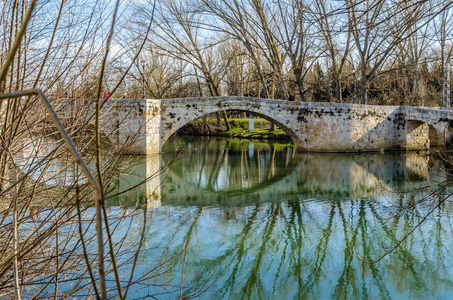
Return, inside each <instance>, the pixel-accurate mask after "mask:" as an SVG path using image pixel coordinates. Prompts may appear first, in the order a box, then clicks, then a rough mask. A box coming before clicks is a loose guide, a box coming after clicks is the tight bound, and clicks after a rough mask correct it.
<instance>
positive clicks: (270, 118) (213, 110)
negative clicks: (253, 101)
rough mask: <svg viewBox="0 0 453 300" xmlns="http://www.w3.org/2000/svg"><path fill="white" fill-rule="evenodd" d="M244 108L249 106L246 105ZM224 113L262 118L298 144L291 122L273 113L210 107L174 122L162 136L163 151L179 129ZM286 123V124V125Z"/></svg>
mask: <svg viewBox="0 0 453 300" xmlns="http://www.w3.org/2000/svg"><path fill="white" fill-rule="evenodd" d="M282 101H283V100H282ZM244 106H247V105H246V104H244ZM223 111H237V112H244V113H249V114H252V115H254V116H257V117H261V118H263V119H265V120H267V121H269V122H271V123H273V124H275V125H276V126H277V127H278V128H280V129H281V130H283V132H285V133H286V134H287V135H288V136H289V138H290V139H291V140H292V142H293V143H294V144H296V145H297V144H298V142H297V141H298V139H299V138H298V137H297V135H296V133H295V132H294V129H292V128H291V127H290V126H289V120H284V119H283V118H281V116H278V115H276V116H271V113H266V112H263V111H261V110H260V107H259V106H258V105H257V107H256V108H254V107H253V106H252V107H247V108H234V109H229V108H225V107H210V109H209V110H205V111H203V112H200V113H199V114H196V115H195V116H191V117H190V118H185V119H184V121H182V120H180V118H178V119H177V122H173V123H172V124H171V126H170V127H168V128H167V130H166V131H165V132H164V133H163V134H162V136H161V149H162V148H163V145H164V144H165V143H166V141H167V140H168V139H169V138H170V137H171V136H172V135H174V134H175V133H176V132H177V131H178V130H179V129H181V128H182V127H183V126H185V125H187V124H189V123H190V122H193V121H195V120H197V119H199V118H202V117H204V116H206V115H209V114H212V113H217V112H223ZM285 123H286V124H285Z"/></svg>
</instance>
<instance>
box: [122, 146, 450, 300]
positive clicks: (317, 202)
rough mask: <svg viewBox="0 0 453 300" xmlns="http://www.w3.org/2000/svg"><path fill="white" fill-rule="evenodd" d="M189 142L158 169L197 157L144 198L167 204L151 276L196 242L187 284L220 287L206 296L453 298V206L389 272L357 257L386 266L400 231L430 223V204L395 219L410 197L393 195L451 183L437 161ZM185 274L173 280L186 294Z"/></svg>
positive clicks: (138, 173) (147, 260)
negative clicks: (165, 251) (164, 254)
mask: <svg viewBox="0 0 453 300" xmlns="http://www.w3.org/2000/svg"><path fill="white" fill-rule="evenodd" d="M179 139H180V138H175V139H173V140H171V141H169V143H168V144H167V145H166V146H167V147H166V154H164V155H162V157H160V158H159V163H160V164H165V163H168V162H169V161H170V160H171V159H172V157H173V156H174V154H175V152H177V151H179V150H181V155H186V156H185V157H184V158H182V159H181V160H179V161H176V162H174V163H173V165H172V167H171V169H170V170H168V171H166V172H164V173H163V174H162V175H161V176H160V177H156V178H155V181H154V182H153V181H151V183H150V184H149V185H148V187H147V188H146V189H142V190H141V191H139V192H138V194H139V195H140V196H141V197H145V196H149V195H150V193H151V191H155V192H156V194H155V196H154V200H153V201H160V203H161V206H160V207H158V208H156V209H154V210H150V211H149V212H148V214H149V220H152V222H151V223H150V225H149V229H148V231H147V239H148V240H149V244H150V245H151V244H152V245H153V246H154V247H155V248H153V249H151V250H149V251H148V252H146V253H145V254H144V255H143V257H142V261H141V265H140V268H143V269H144V270H145V269H147V267H148V266H149V265H153V263H155V262H156V258H157V257H160V255H161V252H160V251H161V248H159V246H164V245H170V244H171V245H172V247H173V249H174V251H176V252H178V251H181V249H182V247H183V246H184V245H185V244H186V242H187V241H188V240H189V241H190V243H189V249H188V252H187V258H186V260H185V268H184V279H185V280H187V282H191V283H192V288H193V289H195V290H196V289H203V288H205V287H206V285H204V284H209V285H211V284H212V286H211V287H210V289H208V290H207V292H206V294H204V295H203V298H206V299H213V298H221V299H232V298H246V299H259V298H265V299H281V298H282V297H283V298H285V299H296V298H310V299H314V298H315V299H327V298H342V299H344V298H353V299H356V298H394V297H395V298H405V299H407V298H427V297H428V298H432V297H434V298H449V297H450V296H451V295H452V294H453V271H452V270H453V268H452V267H453V260H452V259H451V257H453V255H452V254H453V250H452V249H453V229H452V228H453V224H452V222H451V221H452V219H451V213H452V212H453V210H452V209H451V207H450V206H449V204H448V203H446V204H445V205H442V206H441V207H439V208H438V209H437V210H436V211H435V212H434V214H433V216H432V218H428V219H427V220H426V221H425V224H424V225H423V226H421V227H420V228H418V229H417V230H416V231H415V232H414V234H413V235H411V236H410V238H409V239H407V240H405V242H403V243H402V245H401V246H400V247H399V248H397V249H396V251H395V252H393V253H392V254H390V255H389V256H388V257H387V258H385V259H384V260H382V261H381V262H379V263H378V264H365V263H363V262H361V261H360V260H359V259H358V258H357V255H356V252H355V251H356V250H357V252H358V253H359V254H360V255H363V256H365V257H367V258H371V259H372V258H375V257H379V256H380V255H382V254H383V253H384V252H385V251H386V248H385V247H389V246H393V245H394V244H395V240H394V234H395V235H396V236H397V237H401V236H402V235H403V234H404V233H405V232H408V231H409V230H411V229H412V228H413V227H412V226H413V225H414V224H417V222H419V221H420V220H421V219H422V218H423V216H424V215H425V213H426V212H427V210H428V209H429V206H428V205H419V206H417V207H416V208H414V210H413V211H412V212H411V213H404V214H399V215H395V214H394V213H395V209H394V205H399V204H403V203H405V200H404V198H403V197H402V196H401V195H399V194H394V193H392V191H398V190H408V189H410V188H414V186H421V185H423V184H424V183H425V181H426V182H428V181H436V180H442V176H443V174H442V172H440V171H439V170H434V168H435V166H433V165H429V161H428V159H427V158H426V157H423V156H420V155H418V154H417V153H401V154H399V153H387V154H385V155H383V154H362V155H357V154H354V155H340V154H304V153H295V152H294V151H293V147H292V146H291V145H283V144H279V143H276V144H273V145H269V144H264V143H262V144H261V143H254V144H253V146H252V144H250V143H248V142H239V141H229V140H219V139H210V138H202V139H199V138H194V139H193V140H192V139H191V138H184V139H183V140H182V141H181V140H179ZM182 144H184V145H185V148H184V149H181V145H182ZM137 158H138V157H133V158H132V159H131V161H134V160H137ZM140 159H143V160H142V162H143V164H138V165H137V167H136V168H135V169H134V172H135V174H132V175H128V176H122V177H120V178H119V186H120V187H121V188H123V189H124V188H126V186H127V184H130V183H133V182H138V181H139V180H142V179H143V178H144V177H145V176H149V175H150V174H152V173H153V172H155V168H156V166H158V164H157V163H156V162H157V158H156V157H155V156H151V157H147V158H146V159H144V158H140ZM136 163H137V162H134V164H136ZM132 178H136V179H134V180H131V179H132ZM163 178H166V180H165V181H164V183H163V184H162V185H161V186H160V189H157V190H156V186H157V183H158V182H160V181H161V180H162V179H163ZM416 197H417V196H413V198H412V196H409V200H410V199H411V198H412V199H415V198H416ZM154 203H156V202H154ZM391 216H394V217H393V218H390V219H389V220H386V218H388V217H391ZM135 222H137V226H139V225H140V221H139V220H136V221H135ZM130 238H131V239H133V238H134V237H130ZM156 246H157V247H156ZM383 247H384V248H383ZM181 268H182V263H180V264H178V265H177V266H176V269H175V272H174V273H175V274H179V275H180V274H181V271H182V270H181ZM179 275H177V276H176V278H174V279H172V278H170V277H165V276H164V277H165V280H169V281H170V282H172V280H174V281H173V282H174V284H175V286H178V284H180V277H179ZM168 276H170V275H168ZM151 292H152V291H151ZM143 293H144V294H146V293H148V291H146V292H143ZM137 295H140V292H139V293H138V294H137ZM175 295H176V294H175ZM176 296H179V291H178V294H177V295H176Z"/></svg>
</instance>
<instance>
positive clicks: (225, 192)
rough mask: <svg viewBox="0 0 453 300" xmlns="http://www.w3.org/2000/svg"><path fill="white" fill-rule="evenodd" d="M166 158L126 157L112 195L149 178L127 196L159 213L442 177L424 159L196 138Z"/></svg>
mask: <svg viewBox="0 0 453 300" xmlns="http://www.w3.org/2000/svg"><path fill="white" fill-rule="evenodd" d="M164 150H165V152H164V154H162V155H148V156H130V157H129V158H128V160H129V163H128V164H127V166H126V167H125V168H124V171H123V172H122V174H121V175H120V176H119V178H118V179H117V191H124V190H127V189H130V188H131V187H133V186H135V185H139V183H140V182H142V181H144V180H145V179H146V178H149V180H148V181H147V183H146V185H140V186H138V187H137V189H135V190H134V191H131V192H134V193H135V197H136V198H137V199H141V200H142V201H143V200H144V199H148V200H149V201H150V202H149V203H148V204H149V206H150V207H157V206H160V205H161V202H162V198H164V200H163V204H164V205H167V204H169V205H178V204H183V205H187V204H190V203H191V202H193V203H195V204H196V205H218V204H232V203H236V202H239V203H241V202H242V201H245V203H248V202H250V201H249V200H250V197H247V195H248V194H253V196H252V198H253V200H252V201H251V202H257V201H258V202H269V201H275V200H277V201H280V200H282V199H284V198H282V197H284V196H285V195H293V194H301V193H303V194H305V195H306V196H307V197H318V196H322V197H324V198H326V199H335V200H338V199H341V198H342V197H343V198H362V197H372V196H379V195H383V194H387V193H388V192H389V191H395V192H396V191H404V190H408V189H411V188H413V185H414V184H415V185H416V186H417V184H418V185H422V184H424V182H425V181H429V180H432V179H436V180H441V179H442V172H441V171H437V172H429V170H430V168H431V167H433V164H432V163H431V166H430V165H429V158H428V157H426V156H422V155H419V154H418V153H415V152H407V153H398V152H390V153H386V154H385V155H383V154H380V153H367V154H333V153H296V149H295V147H294V146H293V145H292V144H290V143H267V142H250V141H246V140H244V141H240V140H229V139H215V138H201V137H196V138H194V140H193V141H191V138H190V137H184V138H181V137H174V138H173V139H171V140H169V142H168V143H167V144H166V146H165V148H164ZM162 168H164V170H163V171H162V174H160V175H159V173H160V170H161V169H162ZM439 172H440V173H439ZM161 183H162V184H161ZM130 195H131V194H130V193H129V194H127V196H124V197H125V198H128V197H130ZM257 195H259V197H257Z"/></svg>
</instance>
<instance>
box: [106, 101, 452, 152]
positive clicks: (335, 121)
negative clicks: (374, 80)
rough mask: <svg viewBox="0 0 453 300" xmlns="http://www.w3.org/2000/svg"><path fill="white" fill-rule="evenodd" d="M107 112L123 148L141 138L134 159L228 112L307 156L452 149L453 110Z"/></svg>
mask: <svg viewBox="0 0 453 300" xmlns="http://www.w3.org/2000/svg"><path fill="white" fill-rule="evenodd" d="M106 107H107V111H108V113H107V114H106V115H105V117H106V118H108V119H109V120H110V121H109V122H108V124H109V125H108V126H109V128H111V129H112V130H115V129H114V128H113V127H115V124H117V125H116V126H117V127H116V130H117V135H116V136H117V142H118V143H119V144H122V143H123V142H124V141H126V140H127V139H128V138H129V137H130V136H132V135H136V134H137V132H138V139H137V141H136V142H135V143H134V145H133V146H132V147H130V148H129V150H128V153H130V154H152V153H158V152H160V151H161V148H162V146H163V144H164V143H165V141H166V140H167V139H168V138H169V137H170V136H171V135H172V134H174V133H175V132H176V131H177V130H178V129H179V128H181V127H182V126H184V125H185V124H187V123H189V122H191V121H193V120H195V119H197V118H200V117H202V116H203V115H206V114H209V113H214V112H218V111H224V110H237V111H244V112H249V113H252V114H253V115H255V116H260V117H262V118H264V119H267V120H269V121H271V122H273V123H274V124H275V125H277V126H278V127H279V128H281V129H282V130H283V131H285V132H286V133H287V134H288V135H289V136H290V137H291V139H292V141H293V142H294V144H295V145H296V146H297V149H299V150H301V151H313V152H364V151H384V150H425V149H428V148H429V147H430V146H445V145H449V144H450V143H451V141H450V140H451V135H452V134H451V132H452V131H453V130H452V129H450V121H451V120H453V110H450V109H437V108H423V107H409V106H374V105H358V104H344V103H316V102H305V103H300V102H290V101H285V100H270V99H259V98H245V97H214V98H184V99H162V100H155V99H142V100H116V101H114V100H110V101H109V102H108V104H107V105H106ZM112 118H113V119H115V118H116V120H117V121H116V122H112V121H111V120H112ZM121 120H125V121H127V122H123V121H121ZM118 124H121V125H118ZM112 126H113V127H112ZM452 127H453V126H452Z"/></svg>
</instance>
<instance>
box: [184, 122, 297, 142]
mask: <svg viewBox="0 0 453 300" xmlns="http://www.w3.org/2000/svg"><path fill="white" fill-rule="evenodd" d="M253 120H254V130H249V119H230V120H229V123H230V126H231V129H230V130H228V131H227V130H226V129H227V128H226V126H225V123H224V122H223V121H221V122H218V121H217V120H216V119H204V120H203V119H198V120H195V121H193V122H191V123H189V124H187V125H185V126H184V127H182V128H180V129H179V130H178V132H177V133H178V134H179V135H208V136H223V137H237V138H244V139H267V140H289V139H290V137H289V136H288V135H287V134H286V133H285V132H284V131H283V130H281V129H280V128H277V127H276V126H275V128H274V130H271V129H270V128H271V122H269V121H268V120H265V119H258V118H257V119H253Z"/></svg>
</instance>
